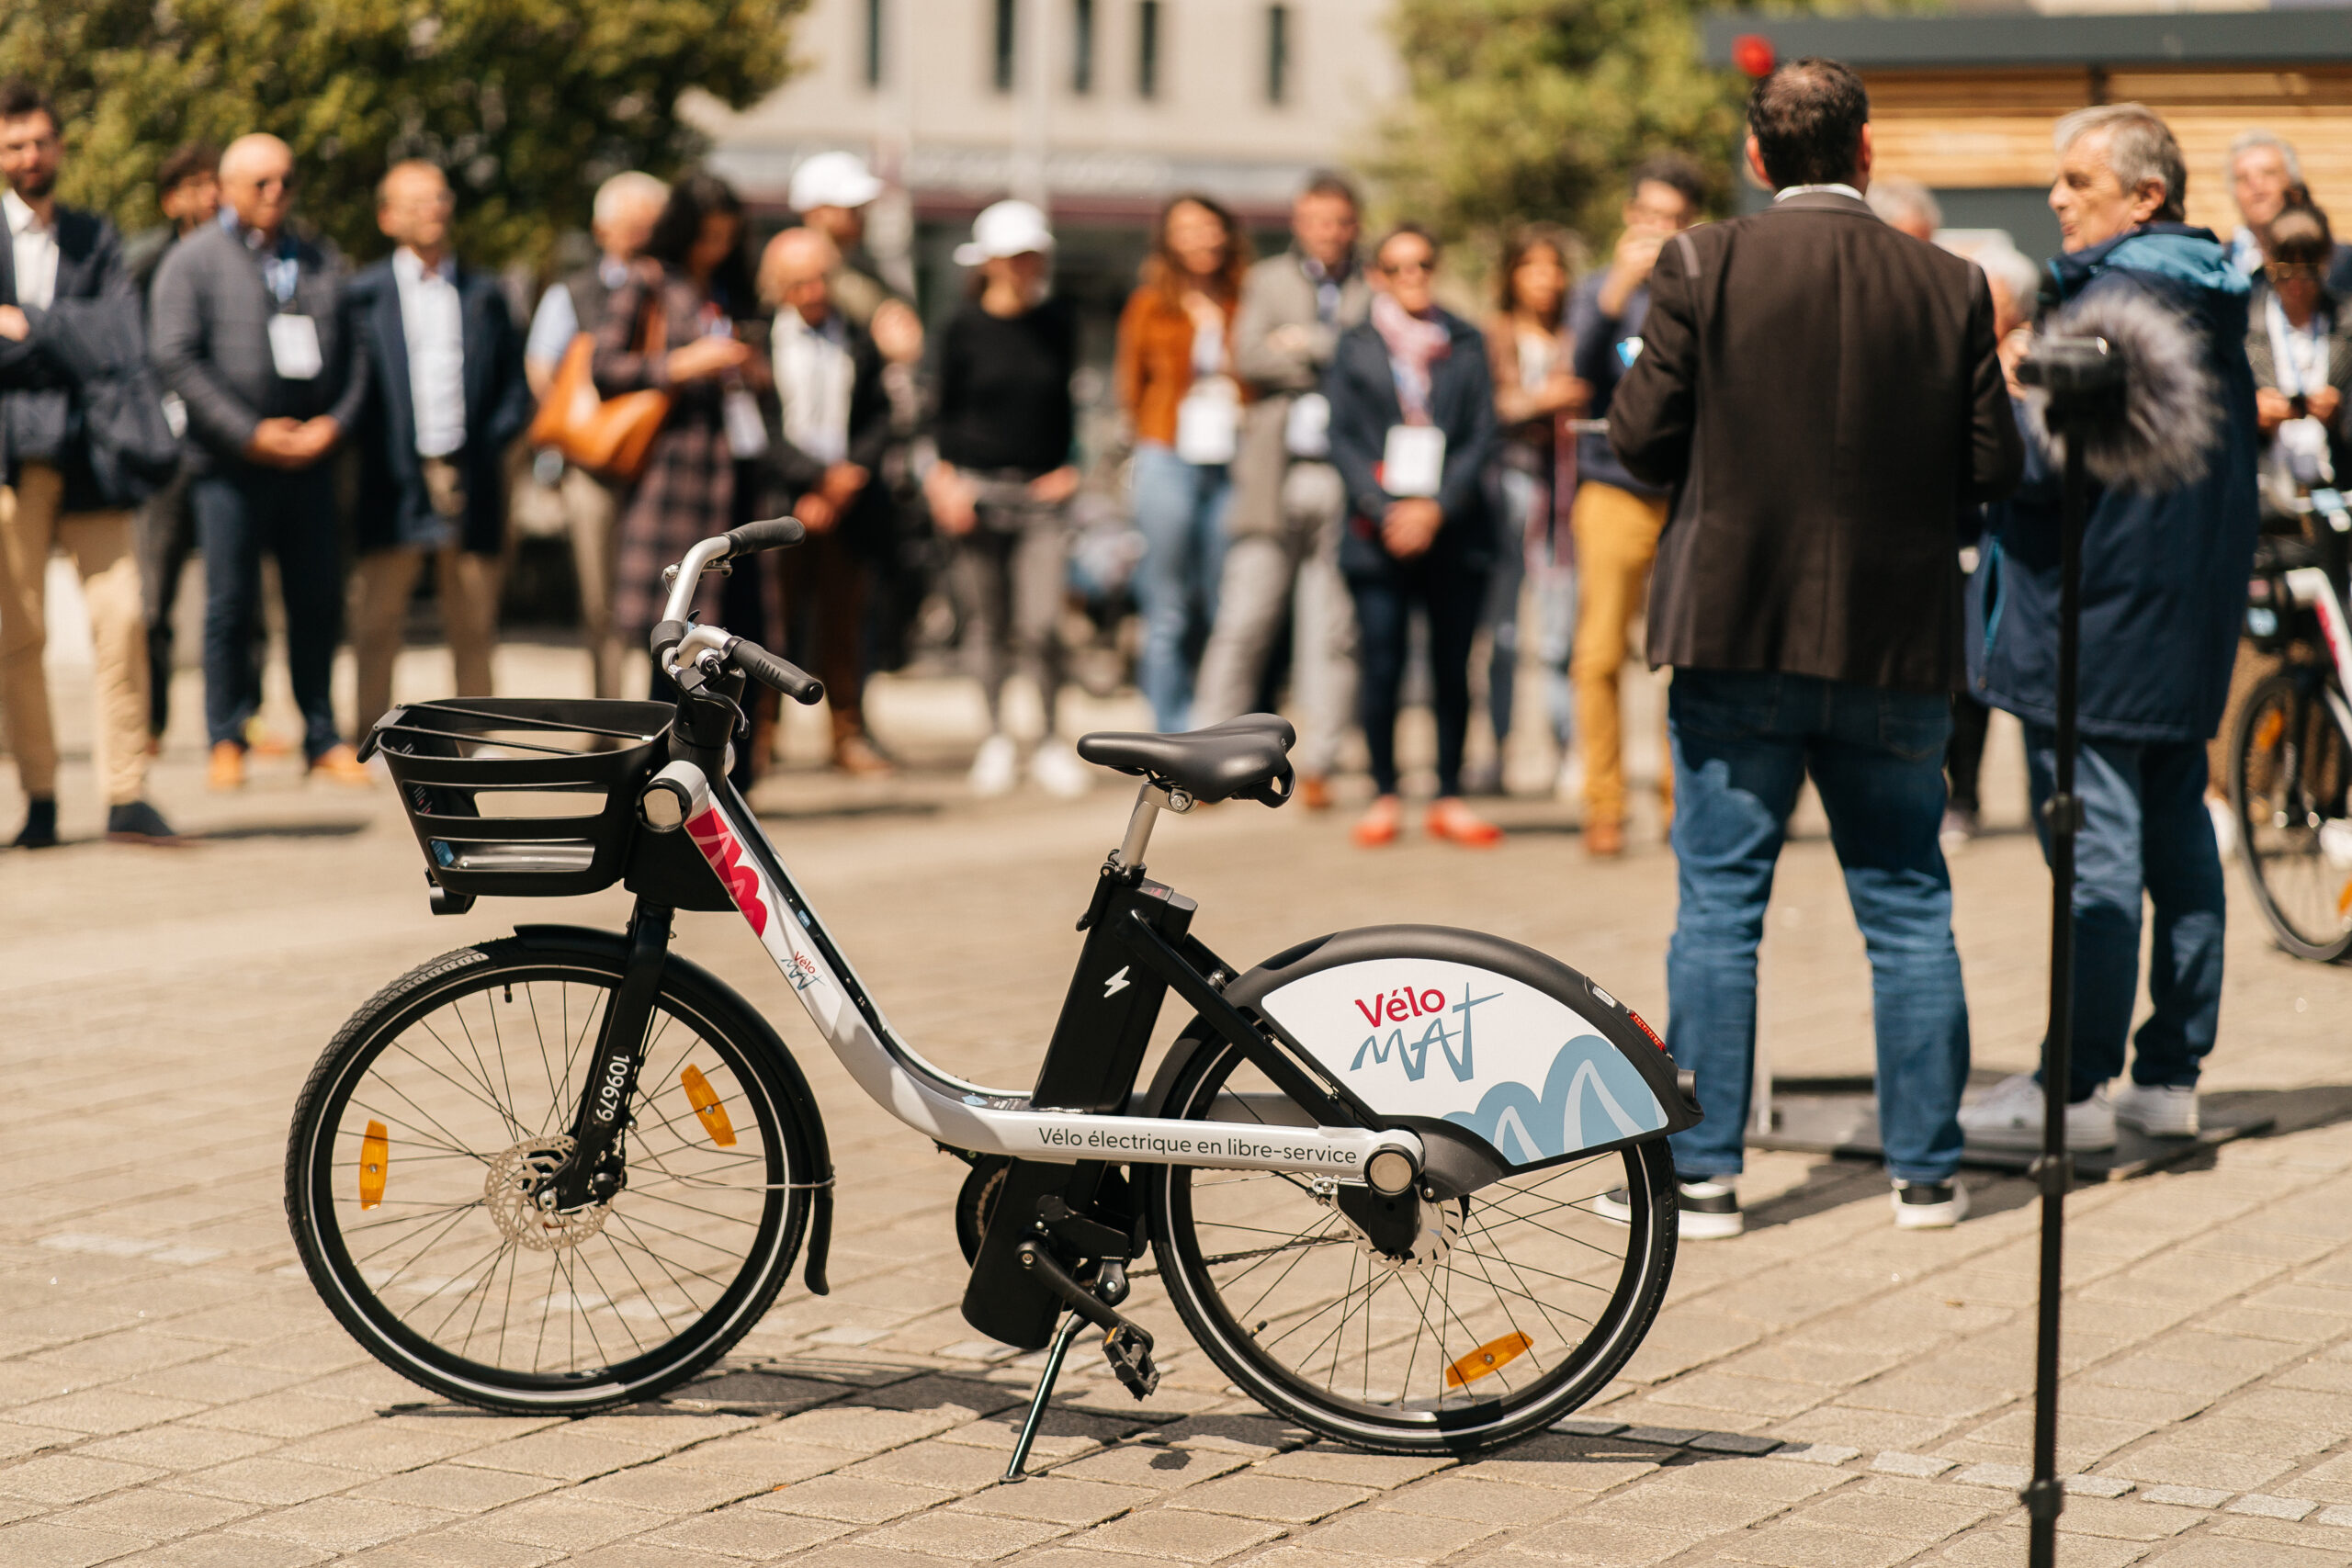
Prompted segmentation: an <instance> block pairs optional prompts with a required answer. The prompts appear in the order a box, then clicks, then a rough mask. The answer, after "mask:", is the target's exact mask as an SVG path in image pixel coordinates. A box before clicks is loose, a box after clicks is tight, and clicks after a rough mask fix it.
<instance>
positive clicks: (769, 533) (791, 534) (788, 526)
mask: <svg viewBox="0 0 2352 1568" xmlns="http://www.w3.org/2000/svg"><path fill="white" fill-rule="evenodd" d="M808 536H809V530H808V529H807V528H806V527H804V526H803V525H801V522H800V519H799V518H797V517H770V518H767V519H765V520H764V521H762V522H758V523H746V524H744V525H742V526H741V528H730V529H729V530H728V531H727V535H726V538H727V553H728V555H729V557H730V558H731V557H734V556H749V555H757V554H758V553H759V552H760V551H762V550H782V549H789V548H790V547H792V546H794V545H797V544H798V543H799V542H800V541H801V540H802V539H805V538H807V537H808Z"/></svg>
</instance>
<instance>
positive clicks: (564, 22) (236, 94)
mask: <svg viewBox="0 0 2352 1568" xmlns="http://www.w3.org/2000/svg"><path fill="white" fill-rule="evenodd" d="M806 4H807V0H160V3H159V0H72V3H70V4H69V3H62V0H16V3H14V4H12V5H9V6H6V7H5V10H0V74H21V75H24V76H26V77H28V78H30V79H32V80H34V81H36V82H39V83H40V84H41V85H44V86H45V87H47V88H48V89H49V90H50V92H51V94H52V96H54V97H55V99H56V102H57V106H58V109H59V111H60V113H61V115H62V118H63V119H64V122H65V124H64V130H65V139H66V146H67V154H68V164H67V169H66V175H65V178H64V180H63V182H62V191H61V194H62V195H63V196H64V197H65V198H66V199H68V200H70V201H75V202H79V203H83V204H85V205H88V206H92V207H96V208H99V209H102V210H105V211H107V212H110V213H112V214H113V215H114V217H115V219H116V220H117V221H118V222H119V223H120V224H121V225H122V226H123V228H124V230H125V231H126V232H129V231H136V230H138V229H141V228H144V227H146V226H148V225H150V224H152V223H154V222H156V221H158V215H157V213H156V211H155V205H154V191H153V179H154V171H155V165H156V164H157V163H158V162H159V161H160V160H161V159H162V157H163V156H164V153H165V152H168V151H169V150H170V149H171V148H173V147H174V146H176V145H178V144H179V143H180V142H182V141H191V140H198V139H201V140H205V141H212V142H213V143H215V144H216V145H218V144H221V143H225V142H226V141H230V140H231V139H232V138H234V137H236V136H238V135H240V134H242V133H243V132H245V131H250V130H266V131H270V132H272V133H274V134H276V135H278V136H281V137H283V138H285V140H286V141H287V142H288V144H289V145H291V146H292V148H293V149H294V155H295V161H296V164H295V166H296V170H297V173H298V175H299V177H300V180H301V186H302V188H301V192H300V198H299V200H300V206H299V208H298V212H299V215H300V219H301V220H302V221H304V222H305V223H307V224H309V225H311V226H312V227H314V228H316V229H318V230H320V231H322V232H324V233H325V234H327V235H329V236H330V237H332V238H333V239H334V241H335V242H336V243H339V244H341V245H342V246H343V247H344V248H345V250H346V251H348V252H350V253H351V254H354V255H355V256H359V257H366V256H371V255H375V254H379V253H381V252H382V251H383V250H384V249H385V242H384V241H383V239H382V237H381V236H379V234H378V233H377V232H376V225H375V200H374V190H375V184H376V181H377V180H378V179H379V177H381V175H383V172H384V170H385V169H386V168H387V167H389V166H390V164H392V163H393V162H395V161H397V160H399V159H401V158H409V157H422V158H426V159H430V160H431V161H433V162H435V163H436V164H440V165H441V166H442V167H443V168H445V169H447V171H448V174H449V179H450V183H451V184H452V185H453V186H456V188H457V191H458V214H459V216H458V231H459V241H460V243H461V244H462V245H463V246H464V247H465V250H466V252H467V254H469V255H470V256H472V257H474V258H475V259H476V260H478V261H480V262H485V263H490V264H493V265H497V264H503V263H506V262H510V261H525V262H531V263H543V262H544V261H545V260H546V259H547V258H548V254H550V253H551V252H552V250H553V249H554V246H555V243H556V241H557V239H558V238H559V237H560V235H562V234H563V233H565V232H566V231H572V230H578V229H581V228H584V227H585V226H586V223H587V220H588V208H589V202H590V200H591V198H592V197H593V196H594V191H595V186H596V185H597V183H598V182H599V181H600V180H602V179H603V178H604V177H605V175H609V174H612V173H614V172H615V171H616V170H619V169H624V168H645V169H650V170H652V171H653V172H655V173H657V174H667V173H670V172H673V171H674V170H675V169H677V168H679V167H680V166H681V165H683V164H687V163H689V162H691V161H692V160H693V159H694V158H695V155H696V154H697V153H698V152H700V151H701V150H702V143H701V140H700V138H699V137H697V136H696V134H695V131H694V130H693V128H692V127H691V126H690V125H688V124H687V123H686V122H685V121H684V119H683V118H681V117H680V114H679V110H678V103H679V97H680V95H681V94H683V93H684V92H686V91H688V90H689V89H698V90H700V91H702V92H704V93H707V94H708V95H709V96H711V97H713V98H715V99H717V100H718V102H720V103H723V104H727V105H729V106H730V107H745V106H747V105H749V104H751V103H752V102H753V101H754V100H756V99H758V98H759V97H761V96H763V95H764V94H766V93H767V92H768V91H769V90H770V89H772V88H774V87H775V85H777V84H779V83H780V82H782V81H783V80H784V79H785V77H786V73H787V72H788V70H789V65H790V55H789V38H788V28H789V25H790V23H791V21H792V19H793V17H795V16H796V15H797V13H798V12H799V11H800V10H801V9H802V8H803V7H804V6H806Z"/></svg>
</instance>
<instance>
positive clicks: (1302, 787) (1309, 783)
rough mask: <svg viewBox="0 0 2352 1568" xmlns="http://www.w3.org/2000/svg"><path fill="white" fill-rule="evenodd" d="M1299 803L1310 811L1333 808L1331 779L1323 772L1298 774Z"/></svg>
mask: <svg viewBox="0 0 2352 1568" xmlns="http://www.w3.org/2000/svg"><path fill="white" fill-rule="evenodd" d="M1298 803H1299V805H1301V806H1303V807H1306V809H1307V810H1309V811H1329V810H1330V809H1331V781H1330V780H1329V779H1328V778H1326V777H1324V776H1323V775H1322V774H1321V773H1301V774H1300V775H1299V776H1298Z"/></svg>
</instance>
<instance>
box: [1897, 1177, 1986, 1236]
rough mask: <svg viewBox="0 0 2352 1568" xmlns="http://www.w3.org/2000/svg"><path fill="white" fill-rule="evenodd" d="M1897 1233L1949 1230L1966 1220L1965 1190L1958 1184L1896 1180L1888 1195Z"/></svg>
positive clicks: (1951, 1182)
mask: <svg viewBox="0 0 2352 1568" xmlns="http://www.w3.org/2000/svg"><path fill="white" fill-rule="evenodd" d="M1888 1196H1889V1197H1890V1198H1892V1199H1893V1200H1894V1228H1895V1229H1896V1230H1899V1231H1938V1230H1949V1229H1951V1227H1952V1226H1954V1225H1956V1224H1960V1222H1961V1221H1962V1220H1964V1219H1966V1218H1968V1189H1967V1188H1965V1187H1962V1185H1961V1184H1960V1183H1959V1182H1958V1181H1957V1180H1952V1181H1905V1180H1903V1179H1901V1178H1899V1177H1898V1178H1896V1179H1895V1182H1894V1191H1893V1192H1892V1193H1890V1194H1888Z"/></svg>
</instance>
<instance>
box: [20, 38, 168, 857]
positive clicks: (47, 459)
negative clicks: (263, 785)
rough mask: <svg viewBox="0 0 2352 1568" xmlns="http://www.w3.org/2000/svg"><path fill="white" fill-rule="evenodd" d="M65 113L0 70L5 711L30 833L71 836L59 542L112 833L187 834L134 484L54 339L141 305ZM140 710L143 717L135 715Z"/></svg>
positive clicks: (31, 845)
mask: <svg viewBox="0 0 2352 1568" xmlns="http://www.w3.org/2000/svg"><path fill="white" fill-rule="evenodd" d="M61 163H62V143H61V140H60V137H59V134H58V124H57V113H56V110H55V109H54V108H52V107H51V105H50V103H49V100H48V98H47V97H45V96H42V94H41V93H40V90H39V89H38V88H35V87H33V86H32V85H29V84H28V83H25V82H20V81H12V82H7V83H4V84H0V175H5V176H6V180H7V186H8V188H7V193H6V195H5V196H0V211H5V215H6V220H7V235H6V241H7V243H5V244H0V487H5V488H0V711H5V714H6V721H7V735H8V750H10V751H11V752H12V753H13V754H14V755H15V757H16V759H17V783H18V784H20V785H21V786H22V788H23V789H24V792H25V795H26V811H25V822H24V826H23V828H22V829H19V831H18V832H17V836H16V839H15V840H14V841H15V843H16V845H17V847H18V848H20V849H44V848H47V847H48V846H50V845H51V844H54V843H56V842H57V737H56V734H55V731H54V729H53V728H52V727H51V722H50V712H49V684H48V677H47V675H46V674H45V672H44V671H43V670H42V667H41V655H42V652H43V649H44V648H45V645H46V644H47V642H48V640H49V627H48V622H47V618H46V616H45V615H44V613H43V592H42V590H43V584H44V582H45V580H46V576H47V570H48V566H49V557H50V552H51V550H57V549H62V550H63V551H64V552H65V554H66V556H67V557H68V558H70V559H71V560H72V561H73V562H74V569H75V570H76V572H77V573H78V574H79V576H80V578H81V580H82V597H83V600H84V602H85V605H86V606H87V609H88V613H89V617H90V633H91V640H92V642H93V644H94V645H95V651H96V676H97V692H96V695H97V724H96V735H97V738H98V746H97V753H98V755H97V761H98V773H99V784H100V787H101V789H102V791H103V793H104V794H105V796H106V802H107V837H108V838H110V839H115V840H123V841H127V842H134V843H150V844H164V843H170V842H173V841H174V840H173V835H172V830H171V829H170V828H169V827H168V826H167V825H166V824H165V823H164V818H163V817H162V816H161V815H160V814H158V813H157V811H156V810H155V808H154V807H153V806H151V805H149V804H148V803H147V800H146V788H147V761H148V758H147V716H146V715H147V681H148V675H147V662H146V653H145V647H144V645H145V639H146V631H145V621H144V617H143V615H142V613H141V596H140V590H139V555H138V551H137V550H136V548H135V547H134V546H133V541H132V534H131V513H130V511H129V509H128V506H127V502H128V501H129V499H130V498H129V497H127V496H109V495H104V494H101V493H99V491H98V488H97V485H96V479H95V478H94V476H93V475H92V473H91V470H90V464H89V461H88V447H87V444H86V442H85V439H84V438H83V437H82V436H81V435H80V434H78V431H77V428H76V423H77V422H76V421H75V420H74V382H73V379H72V377H71V375H70V374H69V372H68V371H67V369H66V367H65V365H64V364H63V363H62V362H61V361H60V359H59V358H58V356H57V355H55V354H54V353H52V352H51V343H52V339H51V333H50V331H49V329H50V328H51V325H52V324H53V323H52V320H51V313H52V311H55V310H58V309H59V308H60V307H66V308H68V309H71V308H74V307H71V306H69V305H68V303H67V302H69V301H76V300H80V301H95V302H96V304H95V305H86V304H85V305H83V306H81V307H79V308H80V309H85V310H87V309H106V308H119V309H121V310H125V311H127V312H130V313H131V314H132V315H133V316H134V317H135V315H136V313H137V310H138V308H139V302H138V297H137V295H136V294H135V293H134V292H133V291H132V288H131V283H130V276H129V274H128V273H126V272H125V271H124V269H123V265H122V243H121V240H120V239H119V236H117V234H116V233H115V228H114V225H113V224H112V223H111V222H109V221H108V220H106V219H105V218H103V217H101V216H99V215H98V214H97V213H95V212H85V211H82V210H80V209H76V208H71V207H67V206H64V205H63V204H62V203H61V202H59V201H58V200H57V195H56V193H57V175H58V170H59V166H60V164H61ZM134 720H135V722H134Z"/></svg>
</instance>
